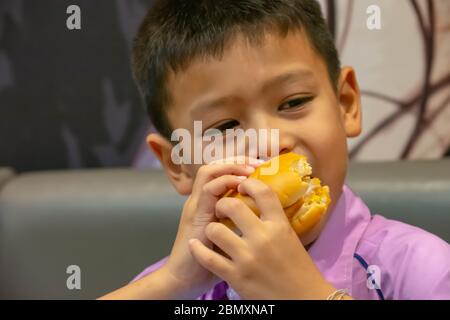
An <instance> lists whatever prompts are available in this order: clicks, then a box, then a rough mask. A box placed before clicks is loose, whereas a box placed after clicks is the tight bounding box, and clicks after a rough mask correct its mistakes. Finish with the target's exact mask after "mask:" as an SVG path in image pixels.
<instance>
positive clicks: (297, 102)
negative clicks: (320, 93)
mask: <svg viewBox="0 0 450 320" xmlns="http://www.w3.org/2000/svg"><path fill="white" fill-rule="evenodd" d="M312 99H314V97H301V98H295V99H292V100H289V101H287V102H285V103H283V104H282V105H281V106H280V107H279V108H278V110H280V111H283V110H292V109H297V108H299V107H302V106H303V105H305V104H306V103H308V102H309V101H311V100H312Z"/></svg>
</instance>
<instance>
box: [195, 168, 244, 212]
mask: <svg viewBox="0 0 450 320" xmlns="http://www.w3.org/2000/svg"><path fill="white" fill-rule="evenodd" d="M246 178H247V177H246V176H233V175H224V176H221V177H218V178H215V179H214V180H211V181H209V182H208V183H206V184H205V185H203V187H202V192H201V194H200V196H199V197H198V212H206V213H208V214H209V215H211V216H214V206H215V205H216V202H217V200H219V198H220V197H221V196H223V195H224V194H225V193H226V192H227V191H228V190H232V189H237V187H238V185H239V184H240V183H241V182H242V181H243V180H244V179H246Z"/></svg>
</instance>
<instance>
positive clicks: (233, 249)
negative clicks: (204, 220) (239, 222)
mask: <svg viewBox="0 0 450 320" xmlns="http://www.w3.org/2000/svg"><path fill="white" fill-rule="evenodd" d="M205 234H206V236H207V237H208V239H209V240H210V241H211V242H213V243H214V244H215V245H216V246H218V247H219V248H220V249H221V250H222V251H223V252H225V253H226V254H227V255H228V256H229V257H231V259H232V260H235V259H236V258H237V257H238V256H239V252H240V251H242V249H243V248H245V247H246V243H245V241H244V240H242V238H240V237H239V236H238V235H236V234H235V233H234V232H233V231H231V230H230V229H228V228H227V227H226V226H225V225H224V224H222V223H218V222H211V223H209V224H208V225H207V226H206V229H205Z"/></svg>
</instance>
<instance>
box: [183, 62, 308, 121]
mask: <svg viewBox="0 0 450 320" xmlns="http://www.w3.org/2000/svg"><path fill="white" fill-rule="evenodd" d="M313 79H314V74H313V72H312V71H310V70H308V69H295V70H291V71H288V72H284V73H281V74H279V75H277V76H275V77H273V78H271V79H269V80H267V81H266V82H265V83H264V84H263V85H262V86H261V92H266V91H268V90H269V89H270V88H273V87H276V86H280V85H282V84H285V83H289V82H294V81H303V82H305V83H311V80H313ZM235 99H236V97H234V96H223V97H219V98H214V99H210V100H207V101H205V102H202V103H200V104H198V105H196V106H194V107H193V108H192V109H191V111H190V114H191V115H194V114H202V113H204V112H205V111H206V110H208V109H213V108H216V107H218V106H221V105H224V104H226V103H229V102H231V101H232V100H235Z"/></svg>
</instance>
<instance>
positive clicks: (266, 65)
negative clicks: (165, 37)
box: [167, 31, 329, 127]
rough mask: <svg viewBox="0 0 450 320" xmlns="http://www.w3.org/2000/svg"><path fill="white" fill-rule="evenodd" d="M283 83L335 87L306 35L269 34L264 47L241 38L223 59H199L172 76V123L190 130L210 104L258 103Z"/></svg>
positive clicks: (301, 33) (170, 111) (295, 33)
mask: <svg viewBox="0 0 450 320" xmlns="http://www.w3.org/2000/svg"><path fill="white" fill-rule="evenodd" d="M277 81H278V83H279V84H281V82H283V81H285V82H289V81H297V82H300V83H302V84H304V85H309V86H311V85H317V84H319V83H320V84H322V83H328V82H329V81H328V73H327V68H326V65H325V63H324V61H323V60H322V58H321V57H320V56H319V55H318V54H317V53H316V52H315V51H314V49H313V48H312V46H311V45H310V43H309V40H308V38H307V37H306V36H305V35H304V33H303V32H301V31H296V32H290V33H288V34H287V35H286V37H280V36H279V35H278V34H276V33H267V34H266V35H265V36H264V40H263V41H262V42H261V44H260V45H259V46H256V45H252V44H249V43H248V42H247V41H246V39H244V38H243V37H242V36H239V35H238V36H237V37H235V38H234V39H233V40H232V41H230V42H229V44H228V46H226V47H225V49H224V52H223V56H222V57H221V58H220V59H217V58H203V59H200V58H197V59H195V60H193V61H192V62H191V63H190V64H189V66H188V68H186V69H185V70H184V71H180V72H177V73H176V74H174V73H171V74H169V77H168V80H167V87H168V90H169V92H170V95H171V96H172V103H171V105H170V106H169V108H168V116H169V120H170V121H171V123H172V124H174V127H180V126H184V125H185V124H183V123H181V122H182V120H187V121H190V120H192V119H190V117H188V115H189V114H193V115H195V113H197V111H199V110H200V111H203V110H201V109H200V106H202V105H205V104H207V102H209V101H213V100H218V98H222V99H223V98H225V99H228V98H229V99H232V98H236V97H242V99H246V98H248V99H252V98H254V97H255V96H260V95H261V93H263V92H265V91H266V89H268V88H269V86H270V85H276V84H277ZM195 109H199V110H195ZM181 113H182V114H183V117H180V114H181Z"/></svg>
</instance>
